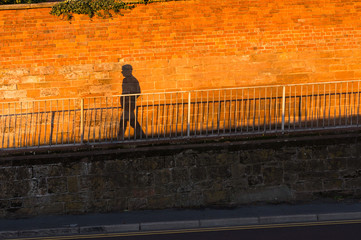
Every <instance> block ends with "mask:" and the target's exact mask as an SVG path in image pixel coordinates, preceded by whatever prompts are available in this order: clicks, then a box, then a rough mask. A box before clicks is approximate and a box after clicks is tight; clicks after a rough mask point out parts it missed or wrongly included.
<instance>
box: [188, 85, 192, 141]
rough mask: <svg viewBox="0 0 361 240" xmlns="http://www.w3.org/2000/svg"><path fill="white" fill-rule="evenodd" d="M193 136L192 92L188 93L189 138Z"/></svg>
mask: <svg viewBox="0 0 361 240" xmlns="http://www.w3.org/2000/svg"><path fill="white" fill-rule="evenodd" d="M190 135H191V92H188V119H187V136H188V137H190Z"/></svg>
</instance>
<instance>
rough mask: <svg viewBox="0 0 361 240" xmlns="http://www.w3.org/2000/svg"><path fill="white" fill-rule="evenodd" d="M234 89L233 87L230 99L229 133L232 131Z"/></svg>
mask: <svg viewBox="0 0 361 240" xmlns="http://www.w3.org/2000/svg"><path fill="white" fill-rule="evenodd" d="M232 93H233V92H232V89H231V95H230V99H229V134H231V133H232V102H233V98H232V95H233V94H232Z"/></svg>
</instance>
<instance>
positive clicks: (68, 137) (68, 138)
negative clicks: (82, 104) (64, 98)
mask: <svg viewBox="0 0 361 240" xmlns="http://www.w3.org/2000/svg"><path fill="white" fill-rule="evenodd" d="M69 128H70V99H68V129H67V135H66V136H67V140H68V141H67V142H68V144H70V136H69Z"/></svg>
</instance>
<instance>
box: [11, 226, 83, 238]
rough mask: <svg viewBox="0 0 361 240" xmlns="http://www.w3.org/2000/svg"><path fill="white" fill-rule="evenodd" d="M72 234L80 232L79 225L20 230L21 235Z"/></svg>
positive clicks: (19, 234)
mask: <svg viewBox="0 0 361 240" xmlns="http://www.w3.org/2000/svg"><path fill="white" fill-rule="evenodd" d="M71 234H79V228H78V227H70V228H47V229H36V230H24V231H18V236H19V237H41V236H56V235H71Z"/></svg>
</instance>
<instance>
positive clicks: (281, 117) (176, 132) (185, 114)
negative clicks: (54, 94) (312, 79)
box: [0, 81, 361, 149]
mask: <svg viewBox="0 0 361 240" xmlns="http://www.w3.org/2000/svg"><path fill="white" fill-rule="evenodd" d="M360 82H361V81H348V82H331V83H317V84H297V85H283V86H280V85H278V86H263V87H248V88H232V89H213V90H197V91H189V92H187V91H179V92H164V93H150V94H127V95H119V96H111V97H89V98H82V99H76V98H73V99H53V100H37V101H27V102H8V103H1V105H0V112H1V115H0V146H1V148H2V149H13V148H24V147H41V146H59V145H61V146H63V145H68V144H71V145H76V144H95V143H106V142H127V141H156V140H159V139H179V138H194V137H204V138H207V137H211V136H224V135H247V134H253V135H263V134H268V133H285V132H295V131H307V130H318V129H334V128H347V127H359V126H360V120H361V119H360ZM135 99H137V100H135ZM132 100H134V103H135V101H136V108H135V110H134V111H131V110H132V109H129V110H128V111H124V109H122V106H129V107H130V104H128V105H124V104H123V105H122V103H121V101H132ZM125 113H126V114H129V115H128V116H126V117H124V114H125ZM127 119H129V122H130V123H133V124H131V125H133V127H130V126H129V125H130V123H127ZM139 128H141V129H139Z"/></svg>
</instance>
